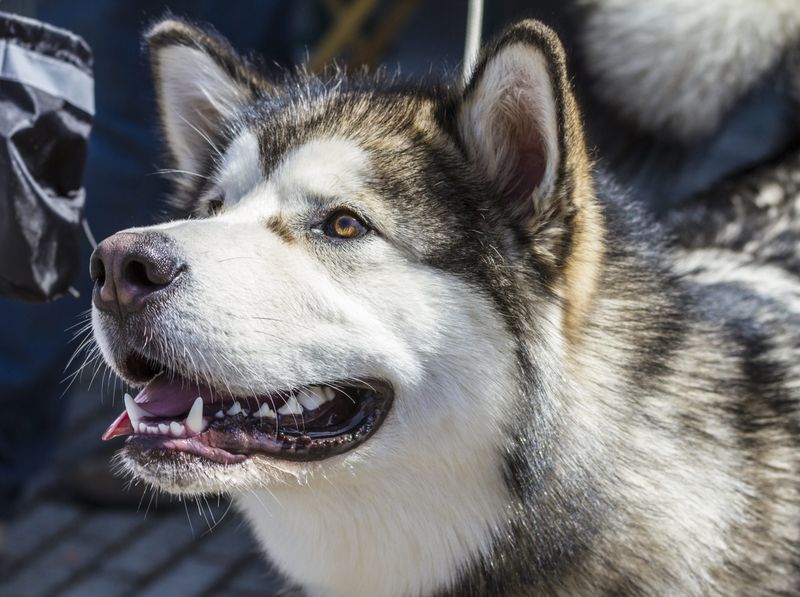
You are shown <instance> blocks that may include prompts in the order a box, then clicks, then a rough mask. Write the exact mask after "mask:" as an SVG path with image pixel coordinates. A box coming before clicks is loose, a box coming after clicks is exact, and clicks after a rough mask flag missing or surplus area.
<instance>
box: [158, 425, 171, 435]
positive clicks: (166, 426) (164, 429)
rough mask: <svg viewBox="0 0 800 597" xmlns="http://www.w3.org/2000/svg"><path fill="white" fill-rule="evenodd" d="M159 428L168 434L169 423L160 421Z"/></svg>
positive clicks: (162, 432) (162, 433)
mask: <svg viewBox="0 0 800 597" xmlns="http://www.w3.org/2000/svg"><path fill="white" fill-rule="evenodd" d="M158 430H159V431H160V432H161V435H166V434H167V433H168V432H169V425H167V424H166V423H159V424H158Z"/></svg>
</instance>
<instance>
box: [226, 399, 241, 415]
mask: <svg viewBox="0 0 800 597" xmlns="http://www.w3.org/2000/svg"><path fill="white" fill-rule="evenodd" d="M240 412H242V406H241V405H240V404H239V403H238V402H234V403H233V406H231V407H230V408H229V409H228V412H227V415H228V416H229V417H232V416H233V415H238V414H239V413H240Z"/></svg>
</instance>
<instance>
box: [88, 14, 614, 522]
mask: <svg viewBox="0 0 800 597" xmlns="http://www.w3.org/2000/svg"><path fill="white" fill-rule="evenodd" d="M147 41H148V44H149V50H150V55H151V59H152V66H153V73H154V78H155V82H156V88H157V97H158V102H159V107H160V112H161V117H162V124H163V131H164V135H165V138H166V141H167V145H168V149H169V154H170V158H171V161H172V165H173V170H174V172H175V174H176V177H177V180H178V188H177V190H176V193H175V197H174V203H175V204H176V206H177V207H178V211H179V213H180V215H179V217H176V219H174V220H173V221H169V222H167V223H164V224H160V225H156V226H150V227H146V228H134V229H129V230H125V231H123V232H120V233H117V234H115V235H114V236H112V237H110V238H108V239H106V240H105V241H104V242H103V243H101V244H100V246H99V248H98V249H97V251H96V252H95V254H94V255H93V257H92V263H91V270H92V276H93V278H94V280H95V289H94V297H93V302H94V308H93V313H92V317H93V325H94V334H95V338H96V340H97V343H98V345H99V347H100V348H101V350H102V353H103V356H104V357H105V360H106V361H107V363H108V364H109V365H110V366H111V367H112V368H113V369H114V370H115V371H116V372H117V373H118V374H119V376H121V377H122V379H123V380H125V381H126V382H127V383H128V384H129V385H130V386H132V387H133V388H136V389H138V395H136V396H135V397H126V412H124V413H123V414H122V415H120V417H119V419H118V420H117V421H115V422H114V424H113V425H112V426H111V427H110V428H109V431H108V432H107V434H106V437H114V436H116V435H129V436H130V437H129V438H128V440H127V443H126V447H125V449H124V459H125V461H126V463H127V465H128V467H129V469H130V470H131V472H132V473H133V474H134V475H136V476H137V477H139V478H142V479H144V480H146V481H148V482H150V483H152V484H155V485H157V486H159V487H161V488H163V489H166V490H168V491H171V492H174V493H198V492H218V491H232V490H236V489H246V488H251V487H262V486H275V484H284V485H285V484H286V483H294V481H295V480H297V479H302V480H303V481H304V484H305V485H308V484H309V483H311V482H313V480H314V479H322V478H324V479H325V481H326V482H334V483H335V482H336V479H347V482H348V483H355V484H357V485H358V484H363V485H364V486H367V485H369V484H370V483H374V482H375V479H377V478H391V479H393V482H394V483H395V484H396V486H401V485H402V479H404V478H407V479H408V480H409V482H410V483H411V482H414V479H415V478H416V481H417V482H419V479H420V478H421V477H420V475H421V476H422V477H424V476H425V473H424V472H420V467H422V466H423V465H424V464H425V463H428V465H429V468H430V469H431V470H434V469H435V470H436V471H437V475H438V476H439V477H438V478H439V481H437V482H439V483H444V481H443V479H445V478H453V479H455V480H457V481H458V483H461V484H465V485H469V484H470V483H476V484H478V483H485V484H486V485H487V486H488V487H491V491H492V492H495V493H496V494H497V495H501V494H504V492H505V491H506V488H505V487H504V486H503V478H502V475H503V472H502V470H503V454H504V453H505V451H506V447H507V444H508V442H509V437H508V434H509V429H510V427H511V421H510V419H511V418H512V417H514V416H517V413H518V410H517V409H516V408H515V407H514V405H515V404H517V403H520V402H530V401H531V400H533V397H532V396H531V395H529V393H528V386H527V385H526V382H525V380H526V379H527V378H528V377H529V372H530V370H532V369H536V370H537V371H540V372H541V371H544V372H545V373H541V374H540V375H539V379H540V382H541V383H545V382H544V381H542V380H544V379H545V378H546V377H547V375H549V373H547V371H549V370H550V369H549V368H551V369H552V375H553V376H557V375H558V368H559V367H560V365H559V361H558V359H559V355H560V354H561V351H563V345H564V343H565V342H577V341H579V335H580V329H581V325H582V319H583V317H584V311H585V306H586V304H587V303H588V301H589V300H590V297H591V294H592V292H593V288H594V284H595V281H594V276H595V269H596V268H595V265H596V263H597V261H598V260H599V258H600V257H599V254H600V252H601V250H600V233H599V227H598V225H597V217H596V213H595V209H596V208H595V204H594V200H593V199H592V192H591V185H590V182H589V175H588V172H589V166H588V163H587V159H586V151H585V148H584V143H583V139H582V133H581V128H580V123H579V117H578V113H577V111H576V109H575V106H574V101H573V98H572V95H571V92H570V90H569V85H568V81H567V74H566V71H565V63H564V56H563V51H562V49H561V46H560V44H559V42H558V40H557V39H556V37H555V36H554V34H553V33H552V32H551V31H549V30H548V29H547V28H545V27H544V26H542V25H541V24H539V23H535V22H523V23H520V24H518V25H516V26H514V27H512V28H510V29H509V30H507V31H506V32H505V33H504V34H503V35H502V36H501V37H500V38H499V39H498V40H497V41H495V42H494V43H493V44H491V45H490V46H488V47H487V48H486V49H485V50H484V52H483V55H482V58H481V59H480V60H479V61H478V63H477V65H476V67H475V69H474V71H473V73H472V76H471V77H470V79H469V81H468V82H466V83H465V84H460V83H459V84H453V85H450V86H442V87H436V88H432V89H428V88H422V87H417V86H414V85H409V84H407V83H403V82H399V81H396V80H393V79H390V78H370V77H367V76H355V77H349V76H347V75H345V74H342V73H335V74H333V75H332V76H330V77H328V78H325V77H315V76H311V75H306V74H302V73H300V74H294V75H291V76H287V77H286V78H285V79H284V80H282V81H276V80H267V79H265V78H264V77H262V75H261V74H259V73H258V72H257V70H256V69H254V68H253V67H252V66H251V65H250V64H248V63H247V62H246V61H245V60H243V59H241V58H240V57H238V56H237V55H236V54H235V53H234V52H233V50H232V49H231V48H230V47H229V46H228V45H227V43H225V42H224V41H222V40H220V39H219V38H217V37H216V36H214V35H212V34H210V33H208V32H205V31H203V30H200V29H197V28H195V27H194V26H192V25H189V24H187V23H185V22H183V21H177V20H167V21H163V22H161V23H159V24H157V25H156V26H155V27H153V28H152V29H151V30H150V32H149V33H148V35H147ZM487 475H488V476H487ZM481 524H482V523H481Z"/></svg>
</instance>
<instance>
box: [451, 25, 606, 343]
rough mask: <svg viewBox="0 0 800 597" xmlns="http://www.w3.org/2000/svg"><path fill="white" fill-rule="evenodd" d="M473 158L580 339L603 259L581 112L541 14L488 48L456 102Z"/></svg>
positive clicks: (569, 331)
mask: <svg viewBox="0 0 800 597" xmlns="http://www.w3.org/2000/svg"><path fill="white" fill-rule="evenodd" d="M456 118H457V124H456V127H457V130H458V135H459V137H460V142H461V144H462V145H463V147H464V149H465V151H466V153H467V157H468V159H470V160H471V161H473V162H474V163H475V164H476V166H477V167H478V169H479V170H480V171H482V172H483V173H484V174H485V176H486V177H487V178H488V179H489V180H490V182H492V183H493V184H494V185H495V188H496V189H497V190H498V195H499V197H496V198H494V199H495V200H496V201H500V202H501V205H499V206H494V208H495V209H500V210H503V211H504V212H505V213H506V214H507V216H508V217H509V218H510V219H511V220H512V221H514V222H516V224H517V225H518V226H519V227H521V228H522V229H524V230H526V231H527V235H526V236H527V238H528V239H529V241H528V242H529V250H530V251H531V253H532V254H533V255H534V256H535V258H536V261H537V263H539V265H540V267H541V268H542V269H543V270H546V272H547V273H548V274H549V276H548V278H549V279H551V280H552V281H553V286H554V287H555V288H557V290H558V291H559V292H560V293H561V294H562V295H563V296H562V298H563V299H564V303H565V304H566V314H565V326H566V331H567V334H568V336H570V337H572V338H577V337H578V336H579V335H580V334H579V330H580V328H581V326H582V323H583V321H584V320H585V316H586V313H587V311H588V309H589V305H590V302H591V297H592V295H593V294H594V292H595V289H596V284H597V280H598V277H599V271H600V267H601V263H602V260H603V237H604V232H603V225H602V218H601V215H600V210H599V207H598V204H597V201H596V198H595V195H594V189H593V184H592V179H591V165H590V163H589V160H588V156H587V150H586V145H585V141H584V135H583V127H582V123H581V117H580V113H579V111H578V107H577V104H576V102H575V98H574V96H573V93H572V90H571V86H570V84H569V77H568V74H567V67H566V57H565V54H564V49H563V47H562V45H561V42H560V41H559V39H558V37H557V36H556V34H555V33H554V32H553V31H552V30H551V29H549V28H548V27H546V26H545V25H543V24H542V23H540V22H538V21H532V20H528V21H522V22H520V23H517V24H515V25H513V26H511V27H510V28H508V29H507V30H506V31H505V32H504V33H502V34H501V35H500V36H499V37H498V38H497V39H495V40H494V41H493V42H491V43H489V44H488V45H487V46H486V47H485V48H484V49H483V51H482V53H481V56H480V58H479V60H478V62H477V63H476V66H475V69H474V70H473V72H472V74H471V76H470V77H469V80H468V81H467V83H466V85H465V87H464V89H463V93H462V94H461V96H460V97H459V99H458V106H457V108H456Z"/></svg>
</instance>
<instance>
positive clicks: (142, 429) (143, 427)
mask: <svg viewBox="0 0 800 597" xmlns="http://www.w3.org/2000/svg"><path fill="white" fill-rule="evenodd" d="M139 433H147V425H145V424H144V423H139Z"/></svg>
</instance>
